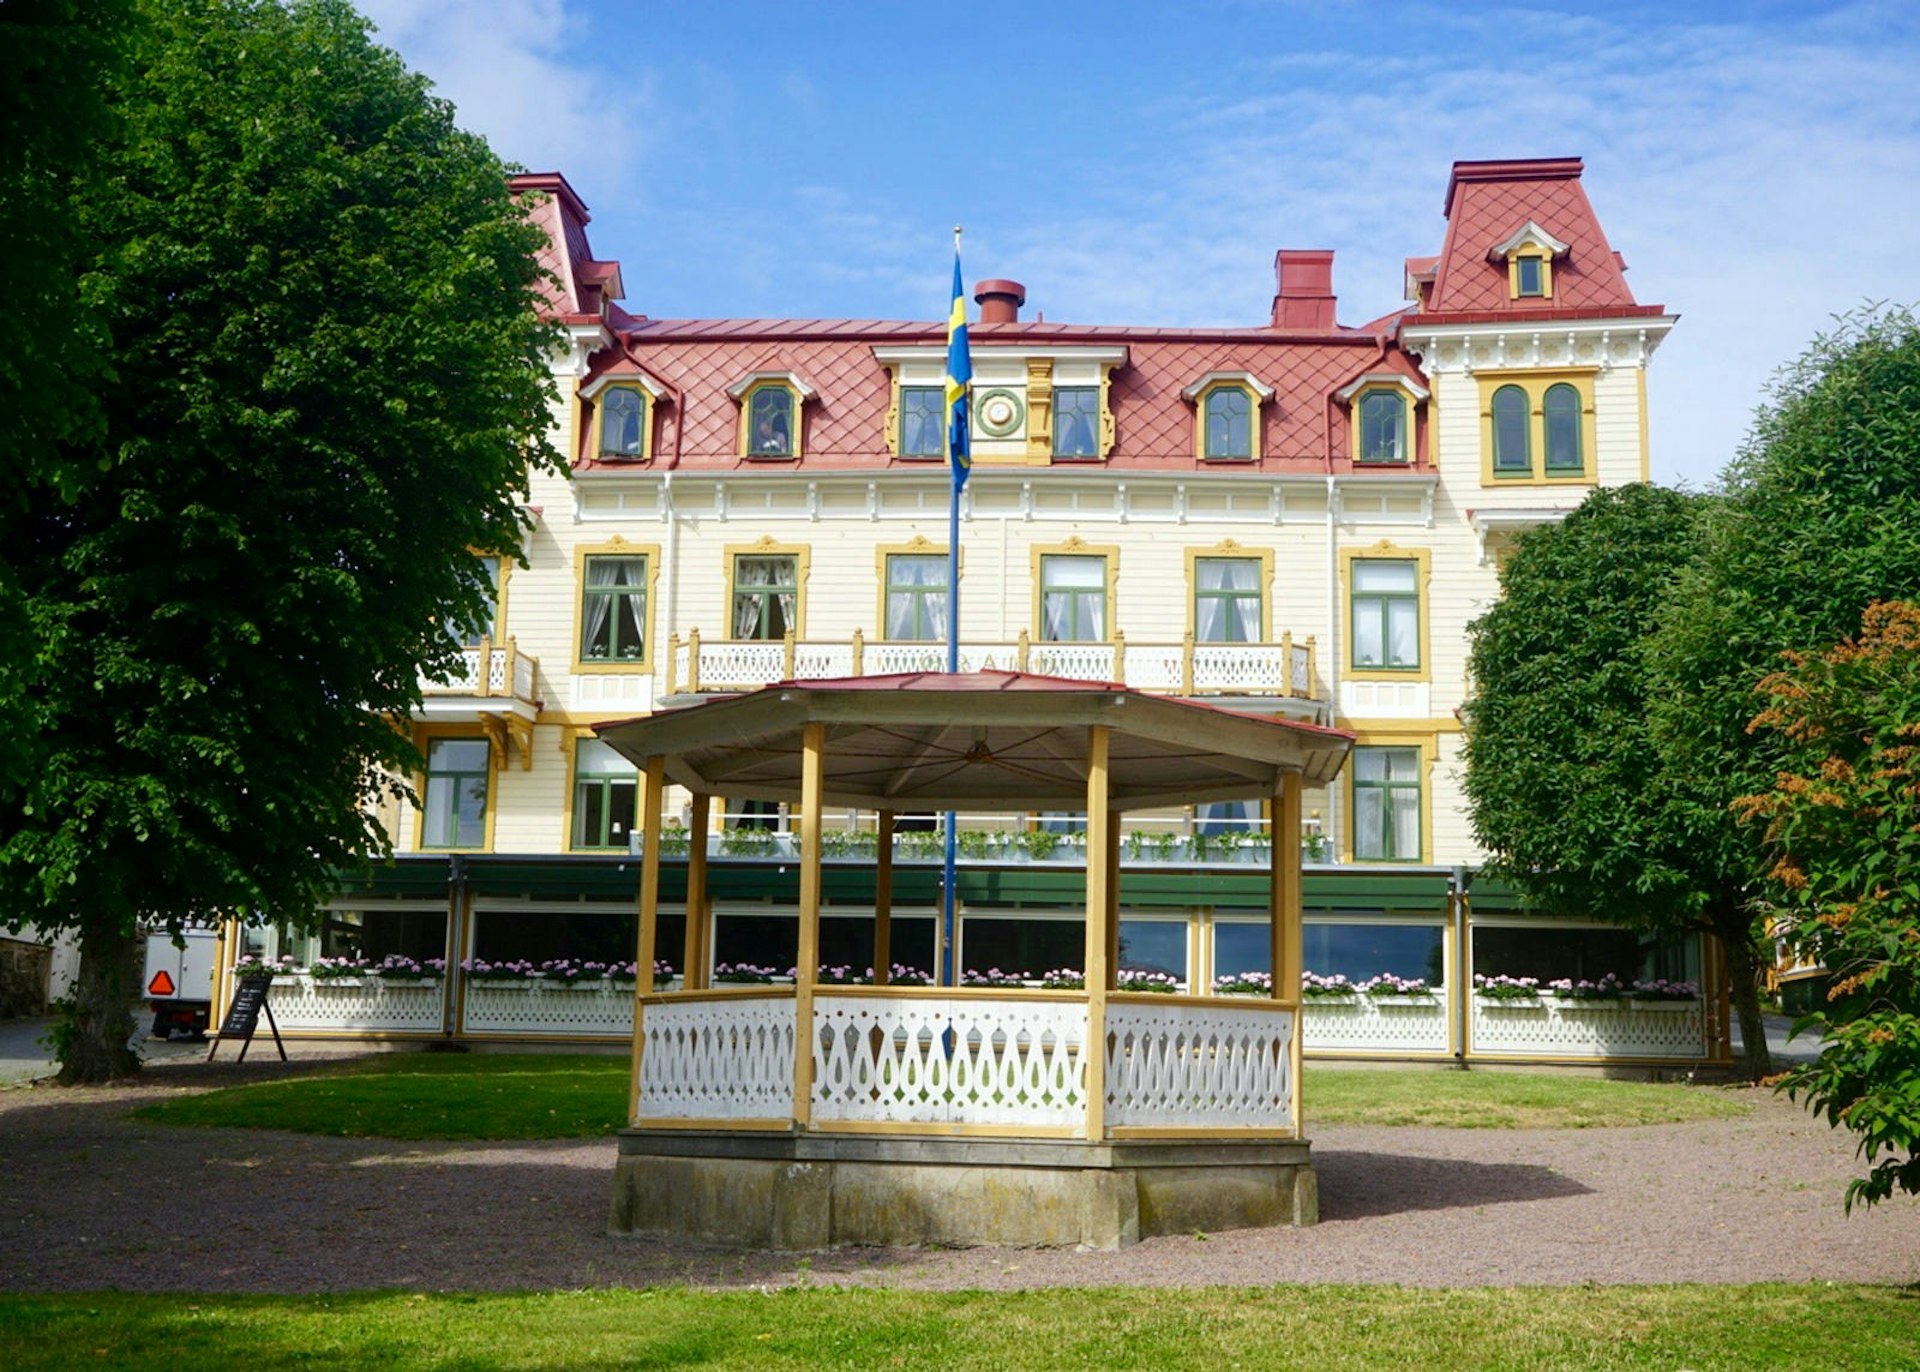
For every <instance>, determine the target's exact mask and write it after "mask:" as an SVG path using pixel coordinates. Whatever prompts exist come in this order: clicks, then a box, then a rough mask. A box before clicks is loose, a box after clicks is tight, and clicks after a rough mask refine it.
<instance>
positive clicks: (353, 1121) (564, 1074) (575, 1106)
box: [134, 1053, 627, 1139]
mask: <svg viewBox="0 0 1920 1372" xmlns="http://www.w3.org/2000/svg"><path fill="white" fill-rule="evenodd" d="M626 1107H627V1059H626V1058H624V1057H607V1056H593V1055H590V1054H584V1053H527V1054H508V1053H380V1054H375V1055H373V1056H371V1057H365V1058H355V1059H353V1060H351V1061H349V1062H345V1063H339V1064H330V1065H328V1066H325V1067H321V1068H319V1069H317V1070H315V1071H314V1072H312V1073H310V1074H308V1075H304V1076H299V1077H293V1078H290V1079H287V1080H284V1081H273V1082H262V1083H259V1084H257V1085H253V1086H234V1087H228V1088H226V1089H225V1090H220V1091H212V1092H208V1093H207V1094H205V1095H199V1096H184V1097H181V1098H179V1099H177V1100H170V1101H165V1102H162V1103H161V1104H159V1105H150V1106H147V1107H145V1108H144V1109H141V1110H136V1111H135V1112H134V1114H135V1115H136V1116H137V1117H139V1118H141V1119H150V1120H158V1121H160V1122H161V1123H163V1124H195V1125H205V1126H225V1127H230V1128H240V1129H291V1130H293V1131H294V1132H295V1133H300V1134H333V1135H337V1136H340V1137H344V1138H363V1137H376V1138H386V1139H570V1138H592V1137H596V1136H599V1135H604V1134H611V1133H612V1132H613V1131H614V1130H616V1129H618V1128H619V1127H620V1126H621V1125H623V1124H625V1123H626V1120H625V1114H626Z"/></svg>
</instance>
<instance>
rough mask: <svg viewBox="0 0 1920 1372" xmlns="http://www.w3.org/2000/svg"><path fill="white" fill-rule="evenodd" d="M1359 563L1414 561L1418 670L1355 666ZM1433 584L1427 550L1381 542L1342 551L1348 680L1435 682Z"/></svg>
mask: <svg viewBox="0 0 1920 1372" xmlns="http://www.w3.org/2000/svg"><path fill="white" fill-rule="evenodd" d="M1356 562H1411V563H1413V564H1414V574H1413V586H1414V591H1415V593H1416V594H1417V595H1418V596H1419V602H1420V603H1419V613H1420V664H1419V666H1417V667H1356V666H1354V665H1353V638H1354V636H1353V564H1354V563H1356ZM1432 583H1433V562H1432V557H1431V554H1430V552H1429V550H1428V549H1426V548H1403V547H1401V546H1400V545H1399V544H1397V543H1392V542H1389V541H1388V540H1387V539H1384V538H1383V539H1381V540H1380V541H1379V542H1378V543H1376V544H1374V545H1373V546H1372V547H1371V548H1342V549H1341V550H1340V622H1341V624H1342V626H1343V633H1342V637H1343V638H1344V639H1345V640H1346V649H1347V660H1346V663H1345V666H1346V679H1347V680H1348V681H1432V680H1433V615H1432V613H1431V596H1430V595H1429V593H1428V592H1429V588H1430V587H1431V585H1432Z"/></svg>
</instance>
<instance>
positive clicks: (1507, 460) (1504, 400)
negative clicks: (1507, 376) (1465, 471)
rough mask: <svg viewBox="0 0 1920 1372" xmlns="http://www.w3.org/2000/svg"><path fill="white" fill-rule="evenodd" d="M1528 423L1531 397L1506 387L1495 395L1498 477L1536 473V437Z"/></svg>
mask: <svg viewBox="0 0 1920 1372" xmlns="http://www.w3.org/2000/svg"><path fill="white" fill-rule="evenodd" d="M1531 427H1532V426H1531V425H1529V424H1528V423H1527V393H1526V392H1525V391H1523V390H1521V389H1520V388H1519V387H1518V386H1502V387H1501V388H1500V389H1499V390H1497V391H1495V392H1494V393H1493V470H1494V474H1495V475H1496V476H1498V475H1511V474H1513V473H1519V474H1520V475H1523V476H1524V475H1529V474H1531V473H1532V471H1533V437H1532V434H1531V432H1530V429H1531Z"/></svg>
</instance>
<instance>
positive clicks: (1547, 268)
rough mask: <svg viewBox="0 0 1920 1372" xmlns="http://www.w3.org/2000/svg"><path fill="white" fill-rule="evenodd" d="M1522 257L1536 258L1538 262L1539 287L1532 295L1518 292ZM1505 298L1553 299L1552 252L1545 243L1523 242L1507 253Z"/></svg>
mask: <svg viewBox="0 0 1920 1372" xmlns="http://www.w3.org/2000/svg"><path fill="white" fill-rule="evenodd" d="M1523 257H1532V258H1537V259H1538V260H1539V262H1540V289H1539V291H1537V292H1536V293H1534V294H1532V295H1522V294H1521V293H1520V259H1521V258H1523ZM1507 299H1509V300H1551V299H1553V253H1552V252H1551V251H1550V250H1549V249H1548V248H1547V245H1546V244H1544V243H1533V242H1528V243H1524V244H1522V245H1521V246H1519V247H1517V248H1515V249H1514V250H1513V251H1512V252H1510V253H1508V254H1507Z"/></svg>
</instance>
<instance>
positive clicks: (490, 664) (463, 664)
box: [420, 638, 777, 704]
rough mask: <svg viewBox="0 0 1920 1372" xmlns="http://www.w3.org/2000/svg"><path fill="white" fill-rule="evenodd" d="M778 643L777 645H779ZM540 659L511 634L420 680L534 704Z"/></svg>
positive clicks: (434, 689) (443, 692)
mask: <svg viewBox="0 0 1920 1372" xmlns="http://www.w3.org/2000/svg"><path fill="white" fill-rule="evenodd" d="M776 646H777V645H776ZM539 665H540V664H539V661H538V659H536V658H533V657H531V656H529V655H528V654H526V653H523V652H521V651H520V649H519V648H518V647H517V646H516V645H515V643H514V641H513V640H512V639H511V638H509V639H508V640H507V641H506V642H505V643H503V644H501V645H499V646H498V647H495V646H494V644H493V643H492V642H490V641H489V640H487V639H484V638H483V639H481V640H480V642H479V643H477V644H474V645H472V646H470V647H466V648H462V649H461V650H460V666H459V667H458V668H457V669H456V670H455V671H454V672H453V673H452V674H451V675H450V676H448V677H447V679H446V680H444V681H434V680H427V681H423V682H421V683H420V685H421V690H422V691H423V692H424V693H425V694H427V695H439V696H447V695H452V696H488V697H497V698H499V699H501V700H517V701H522V702H525V703H528V704H531V703H532V701H533V699H534V695H533V683H534V674H535V672H536V671H537V669H538V668H539Z"/></svg>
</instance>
